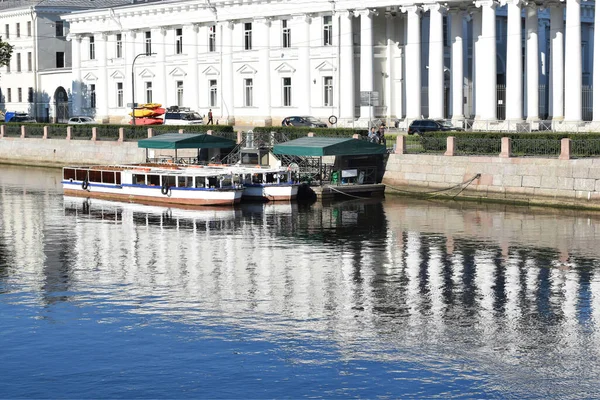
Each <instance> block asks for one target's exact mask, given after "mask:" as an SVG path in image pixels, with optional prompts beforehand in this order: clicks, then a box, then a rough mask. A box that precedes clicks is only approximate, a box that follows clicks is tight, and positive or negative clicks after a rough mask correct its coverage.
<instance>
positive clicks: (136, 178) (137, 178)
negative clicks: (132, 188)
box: [132, 174, 146, 185]
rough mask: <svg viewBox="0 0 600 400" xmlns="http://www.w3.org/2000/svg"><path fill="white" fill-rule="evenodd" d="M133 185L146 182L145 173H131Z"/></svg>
mask: <svg viewBox="0 0 600 400" xmlns="http://www.w3.org/2000/svg"><path fill="white" fill-rule="evenodd" d="M132 182H133V184H134V185H145V184H146V175H144V174H133V180H132Z"/></svg>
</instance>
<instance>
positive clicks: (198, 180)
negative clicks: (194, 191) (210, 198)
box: [196, 176, 206, 188]
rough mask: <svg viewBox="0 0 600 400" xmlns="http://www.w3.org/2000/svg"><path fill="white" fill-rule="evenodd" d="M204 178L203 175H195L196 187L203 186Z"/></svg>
mask: <svg viewBox="0 0 600 400" xmlns="http://www.w3.org/2000/svg"><path fill="white" fill-rule="evenodd" d="M205 182H206V179H205V178H204V177H203V176H197V177H196V187H197V188H203V187H204V185H205Z"/></svg>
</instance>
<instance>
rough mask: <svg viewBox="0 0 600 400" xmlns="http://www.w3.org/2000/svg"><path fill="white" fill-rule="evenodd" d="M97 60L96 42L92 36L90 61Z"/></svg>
mask: <svg viewBox="0 0 600 400" xmlns="http://www.w3.org/2000/svg"><path fill="white" fill-rule="evenodd" d="M95 59H96V42H95V39H94V37H93V36H90V60H95Z"/></svg>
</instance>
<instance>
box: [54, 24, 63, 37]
mask: <svg viewBox="0 0 600 400" xmlns="http://www.w3.org/2000/svg"><path fill="white" fill-rule="evenodd" d="M54 29H55V33H56V37H63V36H65V25H64V22H63V21H56V22H54Z"/></svg>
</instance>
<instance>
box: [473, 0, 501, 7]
mask: <svg viewBox="0 0 600 400" xmlns="http://www.w3.org/2000/svg"><path fill="white" fill-rule="evenodd" d="M497 6H498V3H497V2H495V1H494V0H477V1H475V7H477V8H484V7H487V8H492V9H494V8H496V7H497Z"/></svg>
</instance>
